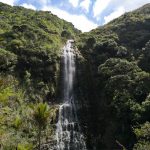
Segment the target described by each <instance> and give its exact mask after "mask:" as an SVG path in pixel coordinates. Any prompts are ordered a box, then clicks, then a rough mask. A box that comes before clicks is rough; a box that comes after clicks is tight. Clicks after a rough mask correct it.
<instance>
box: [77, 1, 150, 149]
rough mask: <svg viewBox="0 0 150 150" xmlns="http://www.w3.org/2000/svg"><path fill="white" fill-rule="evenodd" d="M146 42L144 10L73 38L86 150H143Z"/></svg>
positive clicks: (148, 79)
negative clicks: (76, 57)
mask: <svg viewBox="0 0 150 150" xmlns="http://www.w3.org/2000/svg"><path fill="white" fill-rule="evenodd" d="M149 40H150V5H149V4H147V5H145V6H143V7H142V8H140V9H137V10H135V11H133V12H129V13H126V14H124V15H123V16H121V17H120V18H118V19H115V20H113V21H112V22H110V23H109V24H107V25H105V26H103V27H99V28H97V29H94V30H92V31H91V32H89V33H83V34H80V35H79V37H78V41H77V45H78V49H79V50H80V52H81V54H82V56H83V57H79V59H78V80H79V86H80V90H79V93H80V96H81V95H82V97H83V98H82V101H83V103H84V104H85V108H84V109H85V112H83V114H84V116H85V115H86V114H87V113H88V114H91V116H90V117H89V116H88V115H86V116H87V117H86V119H84V118H85V117H84V118H82V119H81V120H82V121H83V119H84V121H83V122H84V123H85V126H87V128H88V130H87V129H86V131H87V132H86V134H87V141H88V143H89V145H88V146H89V148H90V149H92V147H93V146H94V147H95V148H96V149H104V150H105V149H136V150H145V149H149V147H150V142H149V141H150V139H149V138H150V132H149V129H150V41H149ZM87 109H88V110H87ZM93 137H94V138H93Z"/></svg>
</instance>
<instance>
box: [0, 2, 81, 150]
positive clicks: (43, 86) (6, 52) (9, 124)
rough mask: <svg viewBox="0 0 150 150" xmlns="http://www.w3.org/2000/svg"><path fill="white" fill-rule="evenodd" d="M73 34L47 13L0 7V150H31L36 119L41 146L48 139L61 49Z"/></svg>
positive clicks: (53, 109)
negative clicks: (40, 123) (42, 130)
mask: <svg viewBox="0 0 150 150" xmlns="http://www.w3.org/2000/svg"><path fill="white" fill-rule="evenodd" d="M79 32H80V31H79V30H77V29H75V28H74V26H73V25H72V24H71V23H69V22H66V21H65V20H62V19H59V18H58V17H57V16H55V15H53V14H52V13H51V12H43V11H33V10H29V9H25V8H23V7H19V6H14V7H11V6H9V5H6V4H3V3H0V149H1V148H2V149H4V150H6V149H11V150H14V149H19V150H23V149H24V150H32V149H35V148H36V147H37V137H38V135H39V133H37V131H38V120H39V121H40V118H38V117H40V116H38V115H44V116H43V117H44V119H45V121H46V124H44V122H43V121H42V126H41V125H39V126H41V127H40V128H42V129H45V128H46V131H45V132H44V133H43V132H42V137H41V141H42V142H43V143H45V142H46V140H47V139H48V140H50V139H51V135H53V133H54V132H53V125H50V121H51V120H53V121H51V123H52V124H54V121H55V117H56V116H55V115H56V110H57V107H56V106H55V105H54V104H56V95H57V93H58V85H59V75H60V56H61V53H62V51H61V49H62V47H63V45H64V44H65V43H66V41H67V39H68V38H74V37H75V36H76V34H78V33H79ZM48 103H49V104H51V105H50V106H48V105H47V104H48ZM52 103H53V104H52ZM49 107H50V108H49ZM49 112H50V113H51V115H48V114H49ZM40 113H41V114H40ZM36 115H37V116H36ZM45 115H46V116H45ZM50 116H51V117H52V118H49V117H50ZM43 125H44V126H43ZM45 134H47V135H45Z"/></svg>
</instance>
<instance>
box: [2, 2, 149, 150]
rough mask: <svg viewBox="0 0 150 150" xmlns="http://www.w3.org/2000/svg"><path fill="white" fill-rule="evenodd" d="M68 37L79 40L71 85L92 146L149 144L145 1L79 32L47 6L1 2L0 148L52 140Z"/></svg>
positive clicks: (24, 149)
mask: <svg viewBox="0 0 150 150" xmlns="http://www.w3.org/2000/svg"><path fill="white" fill-rule="evenodd" d="M68 38H76V39H77V41H76V45H77V47H78V50H79V52H78V57H77V81H76V84H75V86H76V88H75V89H76V93H77V96H78V105H79V108H78V110H79V111H78V114H79V115H80V116H79V119H80V121H81V126H82V129H83V131H84V133H85V135H86V139H87V146H88V148H89V150H92V149H94V148H95V149H96V150H99V149H102V150H107V149H108V150H119V149H128V150H130V149H133V150H148V149H149V147H150V131H149V130H150V5H149V4H148V5H145V6H143V7H142V8H140V9H138V10H136V11H133V12H129V13H126V14H124V15H123V16H121V17H120V18H118V19H115V20H113V21H112V22H110V23H109V24H107V25H105V26H102V27H99V28H97V29H94V30H92V31H91V32H89V33H82V34H80V32H79V31H78V30H77V29H75V28H74V26H73V25H72V24H71V23H68V22H66V21H64V20H61V19H59V18H58V17H57V16H55V15H53V14H51V12H43V11H33V10H29V9H25V8H23V7H19V6H14V7H11V6H8V5H5V4H2V3H0V149H4V150H15V149H18V150H32V149H37V148H39V149H40V148H41V147H42V146H43V145H44V144H47V143H49V144H51V140H52V135H53V132H54V128H55V127H54V126H53V124H55V120H56V119H55V118H57V117H56V112H57V106H56V105H55V104H56V99H57V98H58V95H57V93H59V90H58V89H60V84H59V78H60V77H59V74H60V55H61V47H62V46H63V45H64V43H65V42H66V40H67V39H68ZM60 90H61V89H60ZM48 104H49V105H48ZM41 122H42V124H41Z"/></svg>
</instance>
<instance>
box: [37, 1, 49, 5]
mask: <svg viewBox="0 0 150 150" xmlns="http://www.w3.org/2000/svg"><path fill="white" fill-rule="evenodd" d="M38 1H39V3H40V4H42V5H46V4H47V3H48V0H38Z"/></svg>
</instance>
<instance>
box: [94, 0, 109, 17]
mask: <svg viewBox="0 0 150 150" xmlns="http://www.w3.org/2000/svg"><path fill="white" fill-rule="evenodd" d="M111 1H112V0H96V1H95V3H94V5H93V14H94V17H96V18H98V16H99V15H101V13H102V12H103V11H104V10H105V9H106V8H107V6H108V5H109V3H110V2H111Z"/></svg>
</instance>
